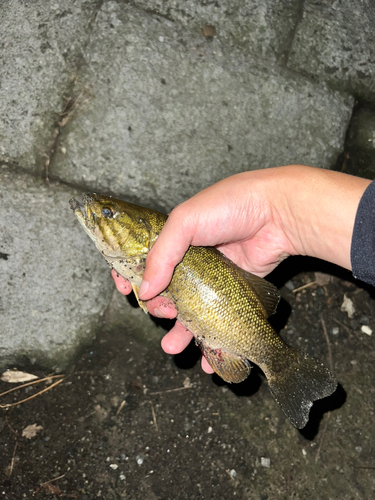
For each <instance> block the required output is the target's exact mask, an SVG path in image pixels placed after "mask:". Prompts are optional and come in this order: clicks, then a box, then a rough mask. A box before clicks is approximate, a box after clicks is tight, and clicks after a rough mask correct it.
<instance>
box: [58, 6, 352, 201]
mask: <svg viewBox="0 0 375 500" xmlns="http://www.w3.org/2000/svg"><path fill="white" fill-rule="evenodd" d="M85 57H86V65H85V66H82V68H81V72H80V79H79V81H78V83H77V86H78V87H79V88H90V89H91V93H92V97H91V99H90V100H89V102H88V103H87V104H86V106H85V107H84V108H83V109H82V110H81V111H79V110H78V112H77V113H76V115H75V116H74V117H73V119H72V120H70V121H69V123H67V125H66V126H65V127H64V129H63V130H62V133H61V136H60V138H59V146H58V148H57V151H56V154H55V156H54V158H53V162H52V164H51V172H52V173H53V175H55V176H56V177H58V178H60V179H63V180H65V181H68V182H69V183H75V184H78V185H83V186H86V187H87V188H88V189H96V190H98V191H101V192H103V193H104V192H106V193H111V192H112V193H114V194H116V195H123V196H125V197H126V198H127V199H128V200H132V201H135V202H138V203H141V204H146V205H150V206H152V207H154V208H160V209H164V210H169V209H171V208H172V207H173V206H175V205H176V204H177V203H179V202H181V201H182V200H184V199H186V198H188V197H189V196H191V195H193V194H194V193H195V192H197V191H199V190H201V189H202V188H204V187H206V186H208V185H210V184H213V183H214V182H216V181H218V180H220V179H222V178H224V177H227V176H229V175H231V174H235V173H237V172H241V171H244V170H252V169H259V168H266V167H270V166H277V165H283V164H288V163H305V164H310V165H315V166H320V167H325V168H329V167H330V166H332V165H334V164H335V163H336V160H337V157H338V155H339V153H340V152H341V150H342V148H343V142H344V136H345V131H346V128H347V124H348V122H349V119H350V116H351V110H352V105H353V100H352V98H351V97H349V96H348V95H344V94H341V93H339V92H336V91H333V90H331V89H329V88H328V87H327V86H326V85H324V84H321V85H315V84H313V83H311V82H310V81H309V80H307V79H305V78H304V77H301V76H298V75H296V74H295V73H293V72H289V71H284V70H282V69H279V68H277V67H273V68H272V67H270V66H269V65H267V64H265V65H264V64H261V63H259V61H258V60H253V59H251V58H249V57H248V56H245V55H244V53H243V51H241V50H235V49H233V50H232V48H230V47H228V46H226V45H223V44H222V43H221V42H220V40H219V39H217V38H216V37H214V38H213V39H212V40H210V41H208V40H207V39H206V38H205V37H204V36H203V35H202V34H201V33H200V32H197V33H191V32H190V31H188V30H186V29H185V28H184V27H182V26H180V25H178V24H177V23H175V22H173V21H170V20H168V19H165V18H162V17H160V16H157V15H153V14H150V13H146V12H145V11H144V10H141V9H136V8H133V7H132V6H130V5H124V4H117V3H115V2H109V3H105V4H103V6H102V8H101V10H100V12H99V13H98V16H97V18H96V22H95V25H94V28H93V33H92V36H91V42H90V44H89V45H88V47H87V51H86V56H85ZM78 87H77V88H78Z"/></svg>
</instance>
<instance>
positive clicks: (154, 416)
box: [150, 401, 159, 432]
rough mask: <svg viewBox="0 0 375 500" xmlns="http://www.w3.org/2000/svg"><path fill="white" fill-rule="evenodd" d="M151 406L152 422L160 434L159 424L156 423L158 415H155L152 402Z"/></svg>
mask: <svg viewBox="0 0 375 500" xmlns="http://www.w3.org/2000/svg"><path fill="white" fill-rule="evenodd" d="M150 405H151V413H152V420H153V421H154V425H155V429H156V432H159V429H158V424H157V422H156V415H155V410H154V405H153V404H152V402H151V401H150Z"/></svg>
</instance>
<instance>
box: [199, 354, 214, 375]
mask: <svg viewBox="0 0 375 500" xmlns="http://www.w3.org/2000/svg"><path fill="white" fill-rule="evenodd" d="M201 366H202V370H203V371H204V372H206V373H209V374H211V373H214V370H213V369H212V368H211V366H210V365H209V364H208V361H207V359H206V358H205V357H204V356H202V361H201Z"/></svg>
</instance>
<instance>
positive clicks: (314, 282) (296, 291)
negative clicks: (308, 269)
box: [292, 281, 317, 293]
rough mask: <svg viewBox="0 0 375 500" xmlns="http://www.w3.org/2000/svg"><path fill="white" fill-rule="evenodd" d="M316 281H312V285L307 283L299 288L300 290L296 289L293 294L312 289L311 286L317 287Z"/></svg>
mask: <svg viewBox="0 0 375 500" xmlns="http://www.w3.org/2000/svg"><path fill="white" fill-rule="evenodd" d="M316 284H317V283H316V281H310V283H306V285H302V286H299V287H298V288H295V289H294V290H292V293H298V292H300V291H301V290H304V289H305V288H310V286H313V285H316Z"/></svg>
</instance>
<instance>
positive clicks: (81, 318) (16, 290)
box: [0, 167, 114, 371]
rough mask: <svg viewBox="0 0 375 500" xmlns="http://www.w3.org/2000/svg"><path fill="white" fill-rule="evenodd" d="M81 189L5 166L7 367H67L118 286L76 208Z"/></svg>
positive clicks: (2, 267)
mask: <svg viewBox="0 0 375 500" xmlns="http://www.w3.org/2000/svg"><path fill="white" fill-rule="evenodd" d="M79 194H80V193H78V192H77V191H76V190H73V189H71V188H67V187H65V186H61V185H58V184H54V183H51V184H49V185H47V184H46V183H44V182H42V181H41V180H40V179H36V178H34V177H31V176H29V175H26V174H24V173H16V172H15V171H13V170H10V169H8V168H6V167H0V214H1V217H0V234H1V240H0V281H1V288H2V290H1V296H0V323H1V328H0V367H1V369H3V368H6V367H11V366H13V365H14V364H16V363H20V364H21V365H23V364H25V363H26V362H31V363H37V364H39V365H43V366H44V367H48V368H50V369H53V370H57V371H61V370H62V369H65V368H66V367H67V365H68V364H69V363H70V362H71V361H72V360H73V359H74V358H75V356H76V355H77V354H78V353H79V350H80V348H81V346H82V345H84V344H87V343H88V342H91V341H92V340H93V338H94V336H95V332H96V329H97V328H98V325H99V322H100V316H101V315H102V314H103V312H104V310H105V308H106V306H107V304H109V302H110V299H111V296H112V292H113V289H114V286H113V282H112V279H111V278H110V273H109V268H108V266H107V264H106V263H105V261H104V259H102V257H101V256H100V255H99V253H98V251H97V250H96V249H95V247H94V245H93V244H92V243H91V242H90V240H89V238H88V237H87V235H86V234H85V233H84V232H83V231H82V228H81V226H80V225H79V223H78V221H77V220H76V218H75V217H74V214H73V213H72V211H71V210H70V207H69V203H68V202H69V198H70V197H72V196H78V195H79Z"/></svg>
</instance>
